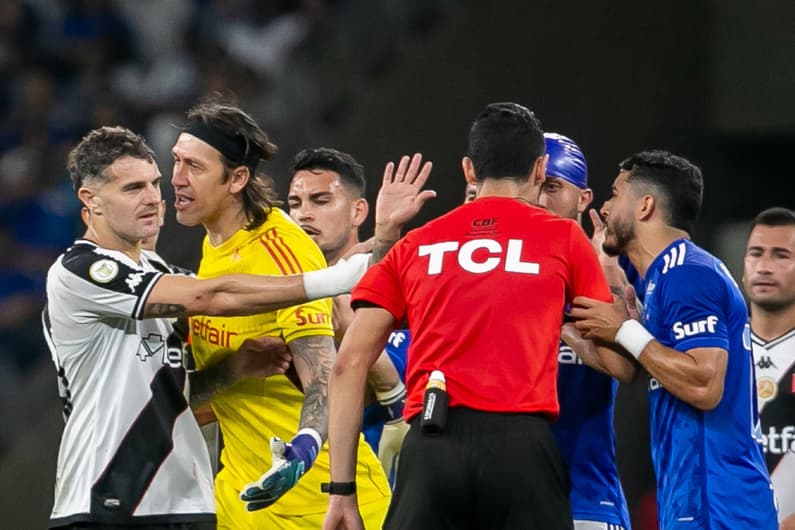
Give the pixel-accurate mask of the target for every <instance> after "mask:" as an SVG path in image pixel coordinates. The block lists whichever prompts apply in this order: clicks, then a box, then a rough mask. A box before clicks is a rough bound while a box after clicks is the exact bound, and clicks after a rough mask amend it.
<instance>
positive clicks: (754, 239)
mask: <svg viewBox="0 0 795 530" xmlns="http://www.w3.org/2000/svg"><path fill="white" fill-rule="evenodd" d="M743 288H744V289H745V294H746V296H747V297H748V300H749V302H750V305H751V332H752V336H751V338H752V341H753V349H754V365H755V368H756V388H757V397H758V400H759V419H760V422H761V429H762V432H761V434H762V439H763V440H764V448H765V460H766V461H767V467H768V471H769V472H770V478H771V480H772V481H773V487H774V488H775V492H776V498H777V500H778V511H779V521H780V523H779V524H780V529H781V530H795V212H794V211H792V210H788V209H786V208H769V209H767V210H764V211H763V212H761V213H760V214H759V215H757V216H756V218H755V219H754V221H753V224H752V225H751V232H750V235H749V237H748V244H747V246H746V251H745V260H744V269H743Z"/></svg>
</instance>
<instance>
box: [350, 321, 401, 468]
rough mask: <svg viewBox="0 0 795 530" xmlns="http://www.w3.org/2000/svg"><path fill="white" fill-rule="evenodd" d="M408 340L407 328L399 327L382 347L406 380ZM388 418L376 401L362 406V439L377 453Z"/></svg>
mask: <svg viewBox="0 0 795 530" xmlns="http://www.w3.org/2000/svg"><path fill="white" fill-rule="evenodd" d="M410 342H411V335H410V334H409V330H407V329H401V330H397V331H393V332H392V334H391V335H390V336H389V340H388V341H387V343H386V346H385V347H384V350H385V351H386V353H387V355H389V359H390V360H391V361H392V364H394V365H395V369H396V370H397V372H398V375H399V376H400V380H401V381H405V380H406V353H407V352H408V349H409V343H410ZM389 420H390V417H389V413H388V412H387V410H386V407H382V406H381V405H379V404H378V403H373V404H372V405H368V406H366V407H365V408H364V416H363V418H362V434H364V440H365V441H366V442H367V443H368V444H370V447H372V448H373V451H375V454H378V442H380V441H381V431H383V430H384V423H386V422H387V421H389Z"/></svg>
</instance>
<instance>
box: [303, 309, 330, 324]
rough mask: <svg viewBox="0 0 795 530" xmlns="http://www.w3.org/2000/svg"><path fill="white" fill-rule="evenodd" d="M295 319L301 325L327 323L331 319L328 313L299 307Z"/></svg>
mask: <svg viewBox="0 0 795 530" xmlns="http://www.w3.org/2000/svg"><path fill="white" fill-rule="evenodd" d="M295 321H296V324H297V325H299V326H306V325H307V324H325V323H327V322H328V321H329V318H328V315H327V314H326V313H314V312H312V311H306V310H305V309H304V308H303V307H299V308H298V309H297V310H296V311H295Z"/></svg>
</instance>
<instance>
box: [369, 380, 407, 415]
mask: <svg viewBox="0 0 795 530" xmlns="http://www.w3.org/2000/svg"><path fill="white" fill-rule="evenodd" d="M375 399H376V400H377V401H378V404H379V405H381V406H382V407H384V408H385V409H386V412H387V414H389V419H388V420H387V423H391V422H395V421H397V420H402V419H403V406H404V405H405V403H406V385H404V384H403V381H398V384H397V385H395V386H394V387H393V388H391V389H390V390H387V391H386V392H376V393H375Z"/></svg>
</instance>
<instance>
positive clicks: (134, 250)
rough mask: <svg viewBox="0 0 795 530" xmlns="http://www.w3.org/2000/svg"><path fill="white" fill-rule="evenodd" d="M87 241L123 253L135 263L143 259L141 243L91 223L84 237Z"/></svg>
mask: <svg viewBox="0 0 795 530" xmlns="http://www.w3.org/2000/svg"><path fill="white" fill-rule="evenodd" d="M83 237H84V238H85V239H88V240H89V241H93V242H94V243H96V244H97V245H99V246H100V247H102V248H105V249H108V250H117V251H119V252H123V253H124V254H126V255H127V256H128V257H129V258H130V259H132V260H133V261H134V262H136V263H138V260H139V259H140V257H141V241H140V240H138V239H136V240H129V239H125V238H123V237H121V236H119V235H118V234H115V233H113V232H112V231H111V230H108V229H107V227H105V226H100V225H98V224H97V223H90V224H89V226H88V228H87V229H86V233H85V234H84V235H83Z"/></svg>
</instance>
